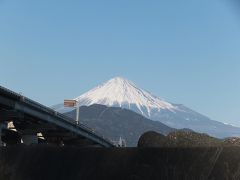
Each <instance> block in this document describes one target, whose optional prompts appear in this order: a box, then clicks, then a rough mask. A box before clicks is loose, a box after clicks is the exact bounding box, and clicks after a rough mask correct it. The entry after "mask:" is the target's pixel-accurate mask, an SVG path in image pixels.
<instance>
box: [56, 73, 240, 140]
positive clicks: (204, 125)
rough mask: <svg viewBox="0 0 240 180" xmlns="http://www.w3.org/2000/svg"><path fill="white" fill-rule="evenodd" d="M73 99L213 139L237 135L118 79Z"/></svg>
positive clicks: (238, 130) (228, 127)
mask: <svg viewBox="0 0 240 180" xmlns="http://www.w3.org/2000/svg"><path fill="white" fill-rule="evenodd" d="M75 100H76V101H77V102H78V105H79V106H90V105H93V104H101V105H106V106H108V107H121V108H125V109H129V110H132V111H135V112H137V113H139V114H141V115H143V116H145V117H147V118H149V119H152V120H155V121H160V122H161V123H164V124H166V125H167V126H170V127H173V128H178V129H182V128H188V129H192V130H194V131H197V132H202V133H208V134H209V135H212V136H215V137H220V138H223V137H230V136H239V135H240V128H237V127H234V126H231V125H226V124H223V123H221V122H217V121H213V120H211V119H210V118H208V117H206V116H204V115H202V114H200V113H197V112H195V111H193V110H191V109H189V108H187V107H185V106H184V105H180V104H173V103H170V102H167V101H164V100H163V99H161V98H159V97H156V96H154V95H152V94H151V93H149V92H147V91H145V90H143V89H140V88H138V87H137V86H136V85H135V84H134V83H133V82H131V81H129V80H126V79H124V78H121V77H116V78H113V79H111V80H109V81H107V82H106V83H104V84H102V85H100V86H97V87H95V88H94V89H92V90H90V91H88V92H86V93H84V94H83V95H81V96H79V97H76V98H75ZM53 109H55V110H57V111H59V112H62V113H66V112H69V111H72V110H73V108H66V107H64V106H63V104H58V105H55V106H53Z"/></svg>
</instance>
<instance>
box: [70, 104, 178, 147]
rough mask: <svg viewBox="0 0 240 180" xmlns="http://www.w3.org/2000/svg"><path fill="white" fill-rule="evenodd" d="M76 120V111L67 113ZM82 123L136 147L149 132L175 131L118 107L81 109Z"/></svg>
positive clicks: (105, 135) (96, 105) (97, 106)
mask: <svg viewBox="0 0 240 180" xmlns="http://www.w3.org/2000/svg"><path fill="white" fill-rule="evenodd" d="M66 115H67V116H69V117H72V118H75V115H76V111H75V110H73V111H70V112H67V113H66ZM79 117H80V121H81V123H83V124H85V125H87V126H88V127H90V128H92V129H94V130H95V131H96V132H98V133H100V134H102V135H104V137H107V138H109V139H111V140H114V141H118V140H119V138H120V137H122V138H124V139H125V140H126V141H127V146H136V145H137V142H138V139H139V137H140V136H141V135H142V134H143V133H145V132H147V131H156V132H159V133H161V134H168V133H169V132H172V131H174V129H173V128H170V127H168V126H166V125H164V124H162V123H160V122H157V121H152V120H149V119H147V118H145V117H144V116H142V115H139V114H137V113H135V112H133V111H130V110H127V109H122V108H118V107H107V106H103V105H98V104H95V105H91V106H89V107H87V106H82V107H80V116H79Z"/></svg>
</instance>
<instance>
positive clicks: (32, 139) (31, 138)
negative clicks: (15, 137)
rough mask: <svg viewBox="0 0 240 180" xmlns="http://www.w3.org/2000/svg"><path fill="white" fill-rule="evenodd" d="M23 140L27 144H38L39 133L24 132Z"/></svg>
mask: <svg viewBox="0 0 240 180" xmlns="http://www.w3.org/2000/svg"><path fill="white" fill-rule="evenodd" d="M22 141H23V144H25V145H31V144H38V137H37V134H24V135H22Z"/></svg>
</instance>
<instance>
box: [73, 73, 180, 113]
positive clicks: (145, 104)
mask: <svg viewBox="0 0 240 180" xmlns="http://www.w3.org/2000/svg"><path fill="white" fill-rule="evenodd" d="M75 100H76V101H78V103H79V106H82V105H86V106H90V105H92V104H102V105H106V106H110V107H111V106H118V107H124V108H128V109H131V107H133V106H135V107H137V109H138V110H139V111H140V112H141V113H142V115H145V116H147V117H150V115H151V111H152V110H157V111H160V110H162V109H168V110H171V111H174V110H175V109H176V108H177V107H175V106H174V105H172V104H171V103H168V102H166V101H164V100H162V99H160V98H158V97H156V96H154V95H152V94H150V93H149V92H147V91H145V90H143V89H140V88H138V87H137V86H136V85H135V84H134V83H132V82H131V81H129V80H126V79H124V78H121V77H116V78H113V79H111V80H109V81H107V82H106V83H104V84H102V85H100V86H97V87H96V88H94V89H92V90H90V91H88V92H86V93H85V94H83V95H81V96H79V97H77V98H75Z"/></svg>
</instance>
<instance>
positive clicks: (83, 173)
mask: <svg viewBox="0 0 240 180" xmlns="http://www.w3.org/2000/svg"><path fill="white" fill-rule="evenodd" d="M40 179H41V180H76V179H78V180H86V179H89V180H94V179H98V180H100V179H103V180H106V179H111V180H118V179H122V180H128V179H132V180H133V179H135V180H142V179H149V180H150V179H151V180H154V179H156V180H161V179H163V180H168V179H171V180H178V179H186V180H188V179H189V180H190V179H192V180H194V179H201V180H202V179H210V180H222V179H226V180H229V179H237V180H239V179H240V148H239V147H225V148H221V147H218V148H217V147H215V148H214V147H212V148H209V147H208V148H143V149H138V148H130V149H128V148H126V149H102V148H70V147H65V148H59V147H45V146H40V147H25V146H21V147H9V148H2V149H0V180H40Z"/></svg>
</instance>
